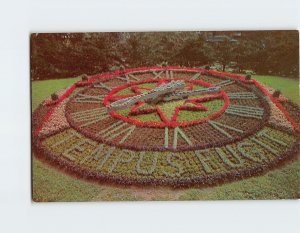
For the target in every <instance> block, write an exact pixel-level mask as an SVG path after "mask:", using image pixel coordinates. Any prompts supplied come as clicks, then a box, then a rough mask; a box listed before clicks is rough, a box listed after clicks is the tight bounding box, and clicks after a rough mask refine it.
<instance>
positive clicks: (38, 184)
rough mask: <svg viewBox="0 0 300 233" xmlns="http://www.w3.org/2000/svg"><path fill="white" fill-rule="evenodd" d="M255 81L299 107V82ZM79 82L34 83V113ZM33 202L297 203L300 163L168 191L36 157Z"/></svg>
mask: <svg viewBox="0 0 300 233" xmlns="http://www.w3.org/2000/svg"><path fill="white" fill-rule="evenodd" d="M253 78H255V79H257V80H258V81H260V82H261V83H264V84H268V85H270V86H272V87H274V88H276V89H279V90H281V91H282V93H284V95H286V96H287V97H288V98H290V99H291V100H292V101H293V102H295V103H296V102H298V103H299V82H298V81H297V80H292V79H287V78H282V77H274V76H259V75H255V76H253ZM77 80H79V78H69V79H60V80H47V81H34V82H32V110H33V111H34V109H35V108H36V107H37V106H38V105H39V104H40V103H41V102H42V101H43V100H44V99H45V98H47V97H48V96H50V95H51V94H52V93H53V92H54V91H56V90H60V89H62V88H66V87H68V86H70V85H71V84H72V83H74V82H76V81H77ZM32 186H33V191H32V198H33V200H34V201H97V200H105V201H106V200H107V201H109V200H112V201H121V200H125V201H130V200H215V199H222V200H230V199H294V198H299V197H300V160H297V161H294V162H290V163H289V164H287V165H285V166H284V167H282V168H279V169H276V170H273V171H270V172H268V173H266V174H265V175H263V176H259V177H252V178H248V179H245V180H242V181H237V182H232V183H227V184H223V185H220V186H215V187H210V188H189V189H180V190H178V189H171V188H168V187H159V188H154V187H128V188H124V187H117V186H109V185H101V184H98V183H92V182H87V181H85V180H81V179H75V178H73V177H72V176H69V175H66V174H64V173H62V172H60V171H58V170H56V169H55V168H53V167H49V166H48V165H47V164H44V163H42V162H40V161H39V160H37V159H36V158H35V157H33V160H32Z"/></svg>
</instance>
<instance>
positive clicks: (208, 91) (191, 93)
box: [162, 87, 221, 101]
mask: <svg viewBox="0 0 300 233" xmlns="http://www.w3.org/2000/svg"><path fill="white" fill-rule="evenodd" d="M220 90H221V88H220V87H209V88H204V89H201V90H195V91H181V92H175V93H171V94H169V95H166V96H164V97H163V98H162V101H170V100H176V99H183V98H187V97H189V96H195V95H203V94H211V93H216V92H219V91H220Z"/></svg>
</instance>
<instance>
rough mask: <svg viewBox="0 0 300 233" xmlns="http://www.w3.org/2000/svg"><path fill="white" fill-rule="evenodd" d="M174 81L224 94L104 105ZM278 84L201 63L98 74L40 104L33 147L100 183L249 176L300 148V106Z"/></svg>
mask: <svg viewBox="0 0 300 233" xmlns="http://www.w3.org/2000/svg"><path fill="white" fill-rule="evenodd" d="M199 72H201V74H200V73H199ZM173 79H174V80H184V82H185V83H186V84H187V85H186V90H194V89H201V88H203V86H204V87H210V86H220V87H221V88H222V91H221V92H220V93H217V94H212V95H207V96H195V97H193V98H188V99H186V100H180V101H178V102H174V103H159V104H160V108H156V107H157V106H158V105H159V104H156V105H155V104H152V105H151V104H148V105H149V106H150V107H149V106H144V105H143V103H141V102H140V103H137V104H136V105H134V106H132V107H131V108H130V109H128V110H126V111H123V112H108V111H107V110H105V109H106V106H107V105H108V104H109V103H110V102H113V101H115V100H117V99H122V98H126V97H129V96H134V95H137V94H139V93H142V92H143V91H149V90H150V89H152V88H154V87H155V85H160V83H163V82H168V81H169V80H173ZM151 83H155V85H154V86H153V85H152V84H151ZM207 83H209V84H207ZM196 84H197V85H198V86H197V85H196ZM201 85H202V87H201ZM116 86H117V87H116ZM128 88H129V89H128ZM273 91H274V90H270V89H269V90H268V88H265V87H263V86H262V85H261V84H259V83H258V82H257V81H255V80H247V79H245V77H244V76H240V75H235V74H227V73H222V72H216V71H211V70H202V69H198V68H182V67H163V68H162V67H150V68H139V69H126V70H123V71H117V72H114V73H106V74H100V75H95V76H91V77H89V78H88V79H87V80H85V81H80V82H77V83H76V84H75V85H72V86H71V87H69V88H68V89H67V90H66V91H64V92H58V93H57V95H58V99H57V100H55V101H46V102H44V104H42V105H40V106H39V107H38V109H37V110H36V111H35V112H34V114H33V118H32V132H33V149H34V151H35V152H36V153H35V154H36V155H37V156H38V157H39V158H41V159H43V160H44V161H47V162H49V163H51V164H53V165H55V166H57V167H59V168H61V169H64V170H65V171H67V172H70V173H72V174H75V175H77V176H79V177H82V178H87V179H92V180H97V181H101V182H108V183H118V184H126V185H130V184H139V185H146V184H150V185H171V186H174V187H183V186H201V185H214V184H218V183H222V182H226V181H232V180H238V179H243V178H245V177H249V176H253V175H258V174H262V173H263V172H266V171H268V170H269V169H271V168H273V167H276V166H279V165H281V164H283V163H284V162H285V161H288V160H289V159H292V158H294V156H295V154H296V152H297V151H298V150H299V132H300V130H299V129H300V127H299V119H300V118H299V108H297V107H296V106H295V105H293V104H291V103H290V102H289V101H288V100H286V99H285V98H284V97H283V96H280V98H275V97H273V96H272V93H273ZM153 105H155V106H156V107H153ZM151 106H152V107H151ZM166 123H167V124H166Z"/></svg>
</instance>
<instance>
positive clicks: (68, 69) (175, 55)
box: [31, 31, 299, 80]
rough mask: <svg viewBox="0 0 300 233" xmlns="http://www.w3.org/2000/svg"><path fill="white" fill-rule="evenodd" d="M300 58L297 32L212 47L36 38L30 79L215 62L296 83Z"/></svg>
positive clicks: (136, 36) (203, 41) (162, 36)
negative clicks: (123, 68)
mask: <svg viewBox="0 0 300 233" xmlns="http://www.w3.org/2000/svg"><path fill="white" fill-rule="evenodd" d="M218 33H222V34H224V35H230V33H232V32H218ZM227 37H228V36H227ZM228 38H230V37H228ZM298 52H299V47H298V32H296V31H253V32H251V31H249V32H242V34H241V36H240V37H239V38H238V39H237V41H236V42H232V41H230V40H229V39H225V40H224V41H221V42H210V41H208V40H207V37H206V34H205V33H203V32H147V33H143V32H133V33H129V32H124V33H51V34H48V33H41V34H40V33H36V34H32V35H31V77H32V79H34V80H36V79H51V78H62V77H70V76H76V75H80V74H83V73H86V74H95V73H99V72H105V71H109V70H113V69H117V68H119V67H120V66H125V67H139V66H152V65H157V64H162V63H167V64H169V65H183V66H205V65H209V64H214V63H216V62H218V63H220V64H221V65H222V69H223V70H225V68H227V67H230V66H231V64H232V63H234V64H235V69H236V71H237V72H241V71H242V70H247V69H251V70H254V71H255V72H257V73H260V74H275V75H281V76H289V77H298V72H299V67H298V60H299V55H298Z"/></svg>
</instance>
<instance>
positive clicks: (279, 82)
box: [252, 75, 300, 104]
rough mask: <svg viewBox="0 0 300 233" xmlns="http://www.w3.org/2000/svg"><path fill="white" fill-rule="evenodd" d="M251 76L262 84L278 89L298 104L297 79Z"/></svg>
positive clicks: (299, 101) (299, 102)
mask: <svg viewBox="0 0 300 233" xmlns="http://www.w3.org/2000/svg"><path fill="white" fill-rule="evenodd" d="M252 78H254V79H256V80H257V81H259V82H261V83H262V84H267V85H269V86H271V87H273V88H275V89H278V90H280V91H281V92H282V93H283V95H284V96H286V97H287V98H289V99H290V100H292V101H293V102H294V103H298V104H300V98H299V80H297V79H290V78H282V77H278V76H265V75H253V76H252Z"/></svg>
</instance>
